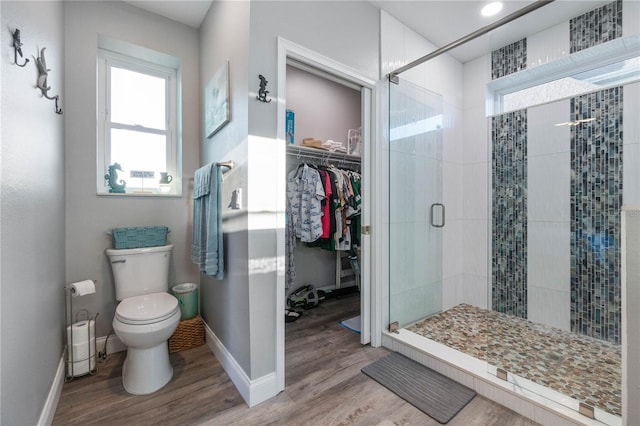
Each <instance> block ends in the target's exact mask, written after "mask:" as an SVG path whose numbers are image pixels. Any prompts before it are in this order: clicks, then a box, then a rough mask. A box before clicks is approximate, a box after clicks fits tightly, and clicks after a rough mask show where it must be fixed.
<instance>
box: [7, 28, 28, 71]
mask: <svg viewBox="0 0 640 426" xmlns="http://www.w3.org/2000/svg"><path fill="white" fill-rule="evenodd" d="M11 35H13V62H15V64H16V65H17V66H19V67H24V66H25V65H27V64H28V63H29V59H27V58H25V59H24V64H22V65H20V64H19V63H18V55H20V57H21V58H22V42H21V41H20V29H18V28H16V30H15V31H14V32H13V33H11Z"/></svg>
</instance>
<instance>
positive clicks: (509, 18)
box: [387, 0, 554, 84]
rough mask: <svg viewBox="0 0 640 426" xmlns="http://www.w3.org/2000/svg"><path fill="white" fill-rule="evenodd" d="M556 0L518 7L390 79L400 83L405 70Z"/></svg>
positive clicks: (414, 63)
mask: <svg viewBox="0 0 640 426" xmlns="http://www.w3.org/2000/svg"><path fill="white" fill-rule="evenodd" d="M553 2H554V0H536V1H535V2H533V3H531V4H529V5H527V6H525V7H523V8H522V9H518V10H516V11H515V12H513V13H511V14H509V15H507V16H505V17H504V18H501V19H498V20H497V21H496V22H494V23H493V24H489V25H487V26H485V27H482V28H480V29H479V30H476V31H474V32H472V33H470V34H467V35H466V36H464V37H462V38H459V39H458V40H456V41H453V42H451V43H449V44H447V45H446V46H442V47H441V48H439V49H436V50H434V51H433V52H431V53H429V54H428V55H425V56H423V57H421V58H418V59H416V60H415V61H413V62H409V63H408V64H406V65H404V66H402V67H400V68H398V69H397V70H395V71H392V72H390V73H389V74H387V76H388V78H389V81H391V82H392V83H396V84H397V83H398V75H399V74H402V73H403V72H405V71H408V70H410V69H411V68H413V67H416V66H418V65H420V64H422V63H424V62H427V61H430V60H431V59H433V58H435V57H438V56H440V55H442V54H443V53H445V52H448V51H450V50H452V49H455V48H456V47H458V46H461V45H463V44H465V43H467V42H469V41H471V40H473V39H476V38H478V37H480V36H482V35H485V34H486V33H488V32H490V31H493V30H495V29H496V28H499V27H501V26H503V25H505V24H508V23H509V22H511V21H514V20H516V19H518V18H520V17H521V16H524V15H526V14H528V13H530V12H533V11H534V10H537V9H540V8H541V7H543V6H546V5H548V4H549V3H553Z"/></svg>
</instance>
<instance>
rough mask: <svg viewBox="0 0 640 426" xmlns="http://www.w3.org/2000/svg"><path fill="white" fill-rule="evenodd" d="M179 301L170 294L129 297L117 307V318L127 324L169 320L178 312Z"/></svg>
mask: <svg viewBox="0 0 640 426" xmlns="http://www.w3.org/2000/svg"><path fill="white" fill-rule="evenodd" d="M179 309H180V308H179V307H178V299H176V298H175V297H173V296H172V295H170V294H169V293H152V294H143V295H141V296H134V297H127V298H126V299H124V300H122V301H121V302H120V303H119V304H118V306H117V307H116V318H117V319H118V320H119V321H121V322H123V323H125V324H150V323H154V322H160V321H162V320H164V319H166V318H169V317H170V316H172V315H173V314H175V312H176V311H177V310H179Z"/></svg>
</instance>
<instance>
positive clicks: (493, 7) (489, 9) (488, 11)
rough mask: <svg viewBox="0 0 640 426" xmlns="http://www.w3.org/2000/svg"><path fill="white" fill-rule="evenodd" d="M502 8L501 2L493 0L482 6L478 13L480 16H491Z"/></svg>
mask: <svg viewBox="0 0 640 426" xmlns="http://www.w3.org/2000/svg"><path fill="white" fill-rule="evenodd" d="M501 10H502V2H500V1H494V2H492V3H489V4H488V5H486V6H485V7H483V8H482V10H481V11H480V13H481V14H482V16H493V15H495V14H496V13H498V12H500V11H501Z"/></svg>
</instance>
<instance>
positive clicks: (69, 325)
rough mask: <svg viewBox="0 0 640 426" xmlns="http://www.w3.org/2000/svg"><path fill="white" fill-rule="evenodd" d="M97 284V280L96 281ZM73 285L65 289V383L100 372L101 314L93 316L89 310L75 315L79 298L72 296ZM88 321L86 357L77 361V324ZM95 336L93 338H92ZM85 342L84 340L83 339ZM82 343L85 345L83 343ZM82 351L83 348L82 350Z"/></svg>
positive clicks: (82, 310)
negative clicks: (98, 337) (98, 332)
mask: <svg viewBox="0 0 640 426" xmlns="http://www.w3.org/2000/svg"><path fill="white" fill-rule="evenodd" d="M94 283H95V280H94ZM72 286H73V285H72V284H69V285H66V286H65V287H64V292H65V304H64V305H65V322H66V327H65V342H66V348H65V378H64V381H65V382H70V381H71V380H73V379H74V378H75V377H80V376H84V375H87V374H90V375H95V374H96V373H97V372H98V363H97V360H98V358H97V354H98V351H97V348H96V338H95V337H96V319H97V318H98V315H99V314H96V315H95V316H91V315H90V314H89V310H88V309H80V310H78V311H77V312H76V313H75V314H74V313H73V299H74V298H75V297H78V296H74V295H73V294H72V291H71V290H72ZM80 297H82V296H80ZM85 320H86V321H87V323H88V324H87V327H86V328H87V337H86V345H87V347H86V354H87V355H86V357H82V358H80V359H76V358H77V357H76V356H74V352H75V349H76V347H75V346H74V345H76V344H77V343H75V344H74V342H73V340H74V332H73V331H74V330H73V327H74V325H75V324H77V323H79V322H80V321H85ZM92 336H93V337H92ZM82 341H84V338H83V339H82ZM82 341H81V342H80V343H83V342H82ZM81 349H82V348H81Z"/></svg>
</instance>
